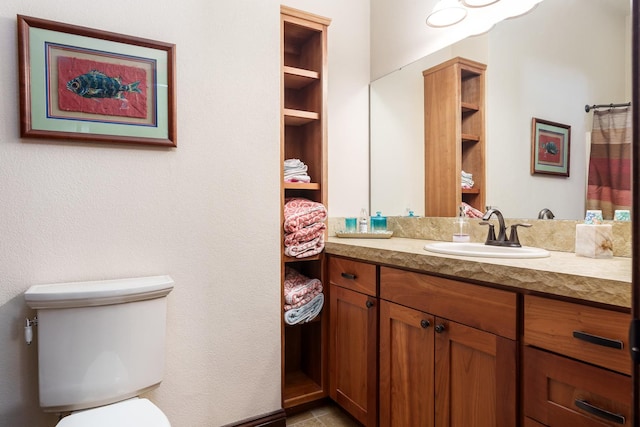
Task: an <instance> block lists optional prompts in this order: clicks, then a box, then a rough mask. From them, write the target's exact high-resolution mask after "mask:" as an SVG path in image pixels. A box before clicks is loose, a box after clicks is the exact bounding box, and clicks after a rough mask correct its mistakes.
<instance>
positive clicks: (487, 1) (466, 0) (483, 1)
mask: <svg viewBox="0 0 640 427" xmlns="http://www.w3.org/2000/svg"><path fill="white" fill-rule="evenodd" d="M499 1H500V0H462V4H464V5H465V6H467V7H485V6H490V5H492V4H494V3H497V2H499Z"/></svg>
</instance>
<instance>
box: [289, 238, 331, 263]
mask: <svg viewBox="0 0 640 427" xmlns="http://www.w3.org/2000/svg"><path fill="white" fill-rule="evenodd" d="M323 249H324V234H321V235H320V236H319V237H316V238H315V239H313V240H309V241H308V242H303V243H300V244H298V245H293V246H285V247H284V254H285V255H286V256H291V257H296V258H307V257H310V256H313V255H316V254H319V253H320V252H322V250H323Z"/></svg>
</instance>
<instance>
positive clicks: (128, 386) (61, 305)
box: [25, 276, 173, 412]
mask: <svg viewBox="0 0 640 427" xmlns="http://www.w3.org/2000/svg"><path fill="white" fill-rule="evenodd" d="M172 289H173V280H172V279H171V277H169V276H153V277H140V278H131V279H117V280H103V281H92V282H73V283H57V284H49V285H35V286H32V287H31V288H29V289H28V290H27V292H26V293H25V301H26V303H27V305H28V306H29V307H31V308H33V309H35V310H37V316H38V327H37V332H36V333H37V343H38V375H39V378H38V380H39V389H40V406H41V407H42V408H43V410H45V411H49V412H62V411H73V410H78V409H85V408H92V407H96V406H101V405H106V404H109V403H113V402H117V401H120V400H124V399H127V398H130V397H133V396H137V395H139V394H141V393H143V392H145V391H148V390H150V389H152V388H155V387H157V386H158V385H159V384H160V382H161V381H162V376H163V373H164V354H165V332H166V308H167V295H168V294H169V292H171V290H172Z"/></svg>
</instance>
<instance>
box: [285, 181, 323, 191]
mask: <svg viewBox="0 0 640 427" xmlns="http://www.w3.org/2000/svg"><path fill="white" fill-rule="evenodd" d="M284 189H285V190H319V189H320V184H318V183H317V182H285V183H284Z"/></svg>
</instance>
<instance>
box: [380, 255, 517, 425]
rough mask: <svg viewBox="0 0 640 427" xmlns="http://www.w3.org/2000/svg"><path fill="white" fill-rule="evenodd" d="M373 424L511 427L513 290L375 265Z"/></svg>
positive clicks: (514, 422) (514, 349) (514, 376)
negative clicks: (376, 410)
mask: <svg viewBox="0 0 640 427" xmlns="http://www.w3.org/2000/svg"><path fill="white" fill-rule="evenodd" d="M380 299H381V301H380V392H379V393H380V402H379V405H380V425H381V426H405V425H407V426H408V425H411V426H414V425H415V426H436V427H445V426H446V427H449V426H487V427H489V426H491V427H495V426H498V427H513V426H515V425H517V393H516V391H517V386H516V384H517V383H516V381H517V368H516V367H517V345H516V336H517V333H516V315H517V297H516V294H515V293H512V292H507V291H502V290H498V289H491V288H486V287H482V286H477V285H473V284H469V283H464V282H459V281H456V280H450V279H444V278H440V277H435V276H430V275H426V274H420V273H414V272H409V271H404V270H399V269H395V268H388V267H380Z"/></svg>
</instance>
